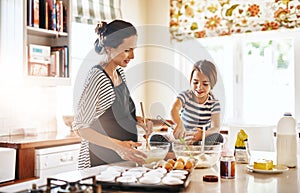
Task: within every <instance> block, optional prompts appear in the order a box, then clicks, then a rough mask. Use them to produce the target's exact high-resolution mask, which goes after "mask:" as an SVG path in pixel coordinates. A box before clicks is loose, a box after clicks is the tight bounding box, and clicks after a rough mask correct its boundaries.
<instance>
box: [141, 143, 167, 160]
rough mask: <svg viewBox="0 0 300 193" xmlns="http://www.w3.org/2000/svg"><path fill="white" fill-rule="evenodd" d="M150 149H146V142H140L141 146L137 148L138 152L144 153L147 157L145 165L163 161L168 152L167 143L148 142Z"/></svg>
mask: <svg viewBox="0 0 300 193" xmlns="http://www.w3.org/2000/svg"><path fill="white" fill-rule="evenodd" d="M149 145H150V149H147V148H146V142H142V146H140V147H138V150H140V151H142V152H144V153H145V154H146V155H147V159H146V160H145V161H146V164H150V163H152V162H157V161H160V160H163V159H165V157H166V155H167V154H168V152H169V148H170V143H169V142H154V141H151V142H149Z"/></svg>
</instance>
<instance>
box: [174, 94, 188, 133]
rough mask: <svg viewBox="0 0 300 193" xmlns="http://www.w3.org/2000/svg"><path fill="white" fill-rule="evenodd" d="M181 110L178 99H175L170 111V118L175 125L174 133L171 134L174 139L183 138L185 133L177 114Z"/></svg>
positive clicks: (180, 103)
mask: <svg viewBox="0 0 300 193" xmlns="http://www.w3.org/2000/svg"><path fill="white" fill-rule="evenodd" d="M181 108H182V102H181V100H180V99H179V98H176V100H175V102H174V104H173V106H172V109H171V117H172V120H173V121H174V123H175V124H176V126H175V129H174V132H173V135H174V137H175V139H178V138H180V137H183V136H184V133H185V129H184V126H183V123H182V121H181V118H180V114H179V112H180V110H181Z"/></svg>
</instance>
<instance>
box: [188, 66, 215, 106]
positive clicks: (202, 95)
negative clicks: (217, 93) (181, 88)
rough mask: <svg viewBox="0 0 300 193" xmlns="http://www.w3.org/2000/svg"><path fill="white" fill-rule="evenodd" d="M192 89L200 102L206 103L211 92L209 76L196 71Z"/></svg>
mask: <svg viewBox="0 0 300 193" xmlns="http://www.w3.org/2000/svg"><path fill="white" fill-rule="evenodd" d="M191 89H192V91H193V93H194V94H195V96H196V97H197V98H198V99H199V101H200V102H205V100H206V99H207V96H208V93H209V92H210V90H211V86H210V82H209V79H208V78H207V76H205V75H204V74H202V73H201V72H200V71H198V70H195V71H194V73H193V76H192V80H191Z"/></svg>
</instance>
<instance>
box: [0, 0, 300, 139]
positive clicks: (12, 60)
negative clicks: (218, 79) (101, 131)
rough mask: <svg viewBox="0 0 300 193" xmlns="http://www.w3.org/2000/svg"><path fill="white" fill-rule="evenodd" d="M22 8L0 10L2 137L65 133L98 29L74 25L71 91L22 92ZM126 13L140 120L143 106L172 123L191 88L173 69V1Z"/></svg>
mask: <svg viewBox="0 0 300 193" xmlns="http://www.w3.org/2000/svg"><path fill="white" fill-rule="evenodd" d="M22 2H23V1H19V0H1V5H0V7H1V12H0V19H2V20H1V22H0V31H1V33H0V38H1V39H0V40H1V41H0V42H1V43H0V46H1V47H0V56H1V58H0V89H1V95H0V109H1V111H0V135H4V134H14V133H20V132H22V131H21V130H20V129H22V128H29V127H35V126H39V125H45V124H48V123H47V122H49V121H51V122H56V121H57V125H56V124H55V125H53V124H52V123H49V124H48V126H49V127H47V128H45V127H44V128H42V129H41V131H51V130H53V128H55V129H56V127H57V129H58V130H64V129H66V126H65V125H64V124H63V123H62V118H61V116H62V115H63V114H72V113H73V103H74V102H76V100H78V99H77V98H76V97H75V98H73V93H74V92H75V93H76V92H78V90H79V89H78V87H79V88H80V81H81V80H82V78H84V75H85V73H86V69H87V67H89V66H91V65H94V64H96V63H97V62H98V61H99V58H98V56H97V55H95V54H94V52H93V43H94V41H95V39H96V36H95V34H94V27H95V26H90V25H84V24H78V23H73V24H72V43H71V46H72V53H71V55H72V63H73V68H72V74H73V75H74V79H72V85H71V86H59V87H56V88H54V87H52V88H39V87H24V86H22V85H21V82H22V78H21V77H22V75H21V73H22V70H21V69H22V65H23V63H22V61H23V59H22V47H23V45H22V42H23V34H20V31H22V25H20V23H22V22H23V21H22V16H20V15H19V14H21V13H22ZM3 4H5V5H6V4H9V9H3V7H4V6H3ZM5 10H6V11H5ZM122 12H123V18H124V20H128V21H130V22H132V23H133V24H134V25H135V26H137V28H138V30H139V37H140V38H139V44H138V45H139V46H138V48H137V49H136V52H135V59H134V60H133V61H132V62H131V63H130V65H129V67H128V68H127V69H126V73H127V75H128V76H127V78H128V85H129V88H130V90H131V92H132V95H133V98H134V101H135V103H136V105H137V114H138V115H141V112H140V109H139V104H138V103H139V102H140V101H143V102H144V107H145V111H146V114H147V116H152V117H155V116H156V115H157V114H161V115H162V116H166V117H168V116H169V110H170V105H171V104H172V102H173V99H174V97H175V95H177V93H178V91H180V90H182V89H184V88H186V86H187V85H186V84H185V82H186V77H185V74H183V72H182V71H180V70H179V68H178V67H177V66H174V65H173V64H174V63H175V61H174V60H175V59H174V53H175V55H178V56H179V57H181V56H182V50H180V48H178V47H176V46H175V45H174V44H173V43H172V42H171V41H170V38H169V33H168V22H169V0H151V1H149V0H126V1H122ZM4 14H8V15H9V20H7V19H3V18H4V17H3V15H4ZM8 24H9V25H8ZM11 24H13V25H11ZM7 35H10V36H11V38H8V36H7ZM296 37H297V38H296V42H295V47H296V49H295V64H296V66H295V67H296V71H295V73H296V100H297V101H296V106H295V109H296V117H297V119H298V120H300V101H299V99H300V84H299V83H300V77H299V76H297V74H299V73H300V65H298V64H299V63H300V55H299V54H298V52H299V51H298V50H300V47H299V46H300V39H299V38H298V36H296ZM177 46H178V45H177ZM182 47H183V48H184V49H185V48H186V50H185V51H188V52H190V51H191V50H188V47H184V46H182ZM174 85H175V86H174ZM41 99H42V100H41ZM41 107H42V108H41ZM39 127H43V126H39Z"/></svg>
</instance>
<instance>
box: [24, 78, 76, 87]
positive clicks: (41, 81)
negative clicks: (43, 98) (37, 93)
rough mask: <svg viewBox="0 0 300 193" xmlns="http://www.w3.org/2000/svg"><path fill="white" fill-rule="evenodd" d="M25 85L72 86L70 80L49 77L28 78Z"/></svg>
mask: <svg viewBox="0 0 300 193" xmlns="http://www.w3.org/2000/svg"><path fill="white" fill-rule="evenodd" d="M25 83H26V84H28V85H38V86H58V85H59V86H70V85H71V79H70V78H62V77H47V76H26V77H25Z"/></svg>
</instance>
